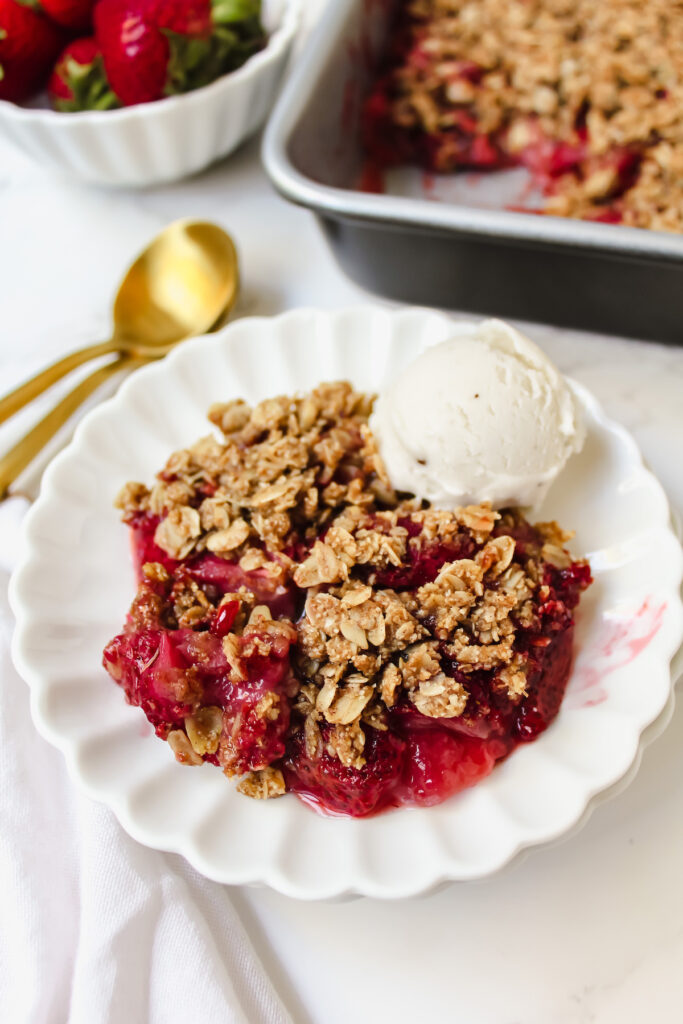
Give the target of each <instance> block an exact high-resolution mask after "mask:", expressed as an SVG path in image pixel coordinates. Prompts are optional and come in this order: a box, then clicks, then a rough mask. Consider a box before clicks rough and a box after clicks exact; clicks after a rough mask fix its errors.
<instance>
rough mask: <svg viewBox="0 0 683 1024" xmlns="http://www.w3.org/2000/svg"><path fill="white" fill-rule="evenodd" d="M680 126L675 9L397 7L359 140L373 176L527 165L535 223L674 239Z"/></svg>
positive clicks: (599, 3) (479, 2)
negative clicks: (642, 231) (536, 188)
mask: <svg viewBox="0 0 683 1024" xmlns="http://www.w3.org/2000/svg"><path fill="white" fill-rule="evenodd" d="M682 112H683V4H681V3H679V2H670V0H401V2H400V4H399V17H398V21H397V23H396V26H395V31H394V33H393V36H392V41H391V45H390V48H389V51H388V53H387V57H386V61H385V65H384V67H383V69H382V74H381V78H380V79H379V80H378V82H377V83H376V86H375V88H374V90H373V91H372V94H371V95H370V97H369V98H368V100H367V103H366V107H365V121H364V133H365V144H366V149H367V152H368V153H369V154H370V157H371V160H372V162H373V166H374V168H375V169H379V170H381V169H382V168H385V167H388V166H393V165H397V164H405V163H416V164H418V165H420V166H422V167H425V168H427V169H429V170H431V171H436V172H449V171H454V170H458V169H460V168H475V169H500V168H505V167H512V166H516V165H523V166H525V167H527V168H529V169H530V171H531V172H532V174H533V175H534V177H535V179H536V183H537V184H539V185H540V186H541V187H542V189H543V191H544V192H545V194H546V196H547V199H546V201H545V204H544V209H543V211H538V212H544V213H550V214H556V215H560V216H566V217H581V218H587V219H589V220H599V221H606V222H612V223H621V224H627V225H631V226H635V227H642V228H654V229H657V230H668V231H681V230H683V113H682ZM372 177H375V178H376V177H377V175H376V174H374V175H372Z"/></svg>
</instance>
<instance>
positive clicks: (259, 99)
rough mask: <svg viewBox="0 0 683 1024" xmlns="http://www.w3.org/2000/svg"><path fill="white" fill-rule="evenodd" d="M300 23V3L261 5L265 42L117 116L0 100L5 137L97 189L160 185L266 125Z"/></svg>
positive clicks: (281, 0)
mask: <svg viewBox="0 0 683 1024" xmlns="http://www.w3.org/2000/svg"><path fill="white" fill-rule="evenodd" d="M300 16H301V0H264V2H263V21H264V25H265V27H266V31H267V32H268V43H267V45H266V46H265V47H264V49H263V50H261V51H260V53H257V54H255V55H254V56H253V57H251V58H250V59H249V60H248V61H247V62H246V64H244V65H243V66H242V67H241V68H238V69H237V70H236V71H233V72H231V73H230V74H228V75H223V76H222V77H221V78H219V79H217V80H216V81H215V82H212V83H211V85H207V86H205V87H204V88H202V89H197V90H195V91H194V92H188V93H185V94H183V95H180V96H170V97H168V98H167V99H164V100H159V101H158V102H156V103H141V104H139V105H138V106H135V107H123V108H121V109H118V110H106V111H101V110H85V111H78V112H76V113H71V114H62V113H58V112H57V111H55V110H51V109H50V108H48V107H47V101H45V106H44V107H43V106H42V105H41V106H36V105H33V104H31V105H26V106H24V105H19V104H15V103H10V102H9V101H7V100H0V134H2V135H3V136H4V137H5V138H8V139H9V140H10V141H11V142H13V143H14V144H15V145H16V146H17V147H18V148H19V149H21V150H22V151H23V152H24V153H26V155H27V156H29V157H31V158H32V159H33V160H35V161H36V162H37V163H39V164H40V165H41V166H43V167H50V168H52V169H54V170H55V171H57V172H60V173H62V174H64V175H68V176H69V177H72V178H76V179H79V180H81V181H88V182H93V183H95V184H98V185H120V186H123V185H129V186H130V185H132V186H138V187H140V186H145V185H157V184H160V183H162V182H168V181H176V180H178V179H180V178H185V177H187V176H188V175H190V174H195V173H196V172H197V171H200V170H201V169H202V168H204V167H207V166H208V165H209V164H211V163H213V162H214V161H215V160H219V159H220V158H221V157H224V156H227V154H228V153H231V152H232V151H233V150H234V149H236V148H237V146H239V145H240V143H242V142H243V141H244V140H245V139H247V138H248V137H249V136H250V135H253V134H254V132H256V131H257V130H258V129H259V128H260V127H261V125H262V124H263V122H264V121H265V119H266V117H267V115H268V113H269V112H270V109H271V107H272V105H273V103H274V101H275V97H276V94H277V90H278V87H279V85H280V81H281V80H282V76H283V74H284V71H285V68H286V65H287V60H288V58H289V54H290V51H291V48H292V43H293V42H294V39H295V36H296V33H297V29H298V26H299V21H300Z"/></svg>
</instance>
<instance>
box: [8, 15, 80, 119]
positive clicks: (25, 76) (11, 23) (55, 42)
mask: <svg viewBox="0 0 683 1024" xmlns="http://www.w3.org/2000/svg"><path fill="white" fill-rule="evenodd" d="M63 43H64V40H63V37H62V34H61V32H60V30H59V29H58V28H57V27H56V26H55V25H53V24H51V22H49V21H48V20H47V18H44V17H43V16H42V15H41V14H39V13H38V12H37V11H33V10H31V8H30V7H24V6H22V5H21V4H19V3H15V0H0V99H3V100H12V101H13V102H14V103H21V102H22V100H25V99H28V97H29V96H31V95H33V93H35V92H37V91H38V90H39V89H40V88H41V86H42V85H43V84H44V83H45V81H46V79H47V77H48V75H49V73H50V68H51V67H52V65H53V63H54V60H55V57H56V56H57V54H58V53H59V51H60V49H61V48H62V46H63Z"/></svg>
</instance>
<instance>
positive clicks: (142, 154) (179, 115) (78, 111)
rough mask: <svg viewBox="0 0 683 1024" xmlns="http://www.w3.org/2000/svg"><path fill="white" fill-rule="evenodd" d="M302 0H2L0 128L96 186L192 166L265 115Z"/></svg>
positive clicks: (222, 152) (157, 177)
mask: <svg viewBox="0 0 683 1024" xmlns="http://www.w3.org/2000/svg"><path fill="white" fill-rule="evenodd" d="M300 10H301V0H31V2H30V4H29V2H28V0H0V134H1V135H2V136H4V137H5V138H8V139H10V140H11V141H12V142H14V143H15V144H16V145H17V146H18V147H19V148H20V149H21V150H23V151H24V152H25V153H26V154H27V155H29V156H30V157H32V158H33V159H35V160H36V161H38V162H39V163H40V164H41V165H42V166H43V167H51V168H53V169H54V170H55V171H57V172H60V173H62V174H63V175H66V176H69V177H71V178H77V179H79V180H81V181H90V182H94V183H97V184H102V185H128V186H144V185H153V184H157V183H160V182H164V181H174V180H177V179H180V178H184V177H186V176H188V175H190V174H194V173H196V172H197V171H199V170H201V169H202V168H204V167H207V166H208V165H209V164H211V163H213V162H214V161H216V160H218V159H220V158H221V157H224V156H226V155H227V154H228V153H230V152H232V150H234V149H235V148H236V147H237V146H238V145H239V144H240V143H241V142H243V141H244V140H245V139H246V138H248V137H249V136H250V135H252V134H253V133H254V132H255V131H257V130H258V128H259V127H261V125H262V124H263V122H264V120H265V118H266V117H267V115H268V112H269V110H270V108H271V106H272V104H273V101H274V99H275V96H276V93H277V90H278V87H279V84H280V81H281V79H282V76H283V74H284V71H285V66H286V64H287V60H288V57H289V54H290V50H291V46H292V43H293V41H294V37H295V35H296V31H297V28H298V22H299V15H300Z"/></svg>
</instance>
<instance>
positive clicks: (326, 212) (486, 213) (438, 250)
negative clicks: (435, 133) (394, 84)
mask: <svg viewBox="0 0 683 1024" xmlns="http://www.w3.org/2000/svg"><path fill="white" fill-rule="evenodd" d="M395 7H396V3H395V0H331V2H330V3H329V4H328V8H327V11H326V13H325V15H324V16H323V18H322V19H321V22H320V25H319V26H318V29H317V31H316V32H315V33H314V34H313V36H312V38H311V39H310V41H309V43H308V45H307V47H306V49H305V51H304V53H303V54H302V55H301V56H300V57H299V60H298V64H297V67H296V68H295V70H294V73H293V74H292V76H291V78H290V80H289V83H288V85H287V86H286V88H285V90H284V92H283V94H282V96H281V97H280V100H279V102H278V104H277V106H276V108H275V110H274V112H273V115H272V117H271V119H270V122H269V124H268V127H267V130H266V134H265V137H264V142H263V159H264V163H265V167H266V170H267V172H268V174H269V175H270V177H271V179H272V181H273V183H274V184H275V186H276V188H277V189H278V190H279V191H280V192H281V193H282V195H284V196H285V197H286V198H287V199H290V200H292V201H293V202H295V203H299V204H300V205H302V206H306V207H308V208H309V209H311V210H313V211H314V212H315V213H316V214H317V216H318V217H319V219H320V222H321V224H322V227H323V229H324V231H325V234H326V236H327V238H328V239H329V242H330V245H331V247H332V249H333V251H334V252H335V254H336V256H337V259H338V261H339V263H340V265H341V266H342V268H343V269H344V271H345V272H346V273H347V274H348V276H349V277H350V278H352V279H353V280H354V281H356V282H358V283H359V284H361V285H363V286H364V287H366V288H369V289H370V290H372V291H375V292H378V293H380V294H383V295H385V296H387V297H390V298H394V299H400V300H403V301H405V302H411V303H418V304H421V305H430V306H441V307H445V308H452V309H460V310H469V311H472V312H479V313H487V314H495V315H497V316H508V317H514V318H519V319H524V320H536V321H542V322H544V323H551V324H559V325H566V326H571V327H580V328H586V329H589V330H593V331H603V332H607V333H612V334H623V335H629V336H632V337H640V338H649V339H654V340H660V341H669V342H678V343H680V342H681V341H682V340H683V237H681V236H680V235H675V234H667V233H664V232H656V231H646V230H641V229H637V228H627V227H621V226H619V225H610V224H600V223H590V222H587V221H580V220H570V219H567V218H560V217H550V216H537V215H534V214H528V213H518V212H512V211H510V210H507V209H505V204H506V202H508V201H509V195H508V193H509V182H510V177H509V176H510V174H520V173H522V174H523V173H524V172H518V171H514V172H503V173H500V174H492V175H486V176H485V177H486V178H487V180H486V182H485V183H484V184H483V185H482V180H481V179H482V177H484V176H481V175H480V176H474V177H473V176H472V175H467V174H462V175H453V176H451V178H452V182H451V184H449V183H448V182H446V181H445V180H444V182H440V183H439V185H440V188H442V189H445V190H446V192H447V193H448V189H449V188H450V189H451V194H450V197H449V198H450V201H444V199H441V200H435V199H434V198H433V185H434V181H433V179H432V180H430V181H429V182H428V183H424V184H425V185H426V186H428V187H426V188H423V189H422V194H421V192H420V188H419V181H418V185H417V186H416V180H417V178H416V176H417V172H413V173H412V177H411V172H407V173H405V174H404V175H403V177H402V176H401V174H399V175H396V176H395V180H394V181H392V183H391V185H390V187H389V191H388V192H385V193H384V194H381V195H376V194H370V193H366V192H363V191H361V190H360V189H359V188H358V182H359V181H360V177H361V173H362V168H363V154H362V150H361V145H360V128H359V125H360V112H361V107H362V103H363V99H364V97H365V95H367V92H368V90H369V88H370V85H371V82H372V79H373V76H374V73H375V69H376V67H377V64H378V62H379V60H380V57H381V54H382V52H383V49H384V46H385V43H386V40H387V36H388V33H389V31H390V29H391V23H392V19H393V14H394V11H395ZM447 198H448V196H447Z"/></svg>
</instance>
